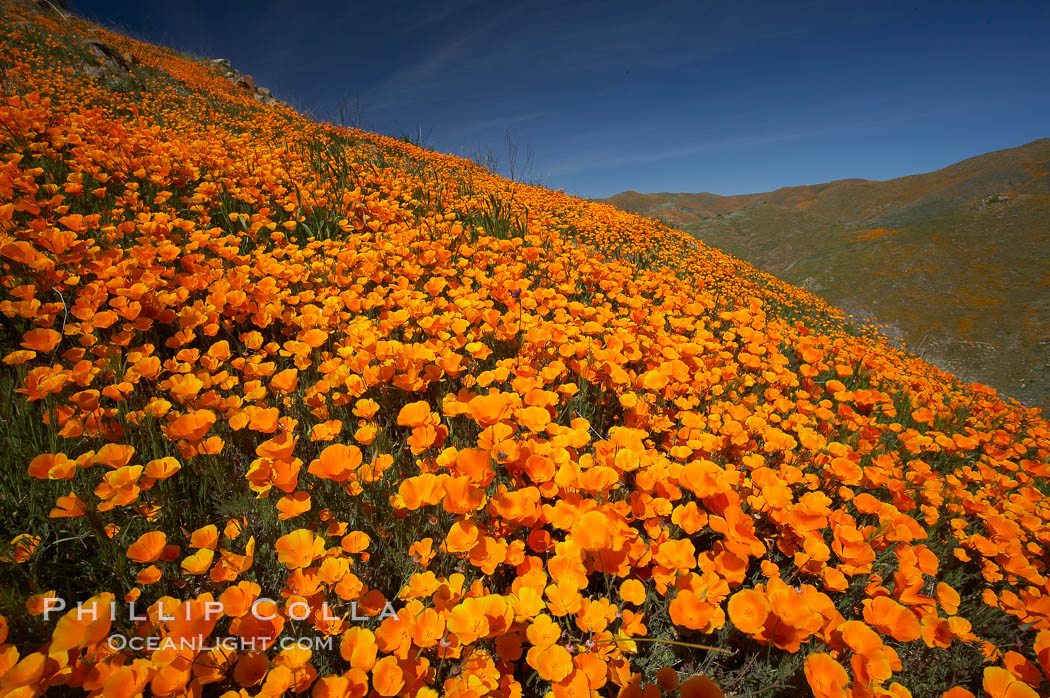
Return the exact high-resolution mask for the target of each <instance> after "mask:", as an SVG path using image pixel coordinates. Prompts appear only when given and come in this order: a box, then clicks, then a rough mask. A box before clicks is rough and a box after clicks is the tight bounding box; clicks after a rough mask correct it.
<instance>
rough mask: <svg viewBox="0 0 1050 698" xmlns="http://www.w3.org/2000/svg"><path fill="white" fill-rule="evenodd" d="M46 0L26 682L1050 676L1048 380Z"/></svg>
mask: <svg viewBox="0 0 1050 698" xmlns="http://www.w3.org/2000/svg"><path fill="white" fill-rule="evenodd" d="M41 7H42V6H41V5H37V4H36V3H27V2H16V1H15V0H3V3H2V4H0V45H2V46H3V52H2V55H0V68H2V73H0V80H2V87H3V95H2V98H0V314H2V315H0V317H2V325H0V355H2V357H3V366H2V367H0V463H2V468H0V511H2V512H3V517H2V518H0V575H2V577H0V579H2V583H0V695H5V696H37V695H44V694H47V695H85V694H86V695H92V696H96V695H97V696H135V695H154V696H197V695H229V696H241V695H243V696H256V695H266V696H271V695H272V696H278V695H295V694H303V695H310V696H313V697H315V698H326V697H344V696H395V695H404V696H418V697H420V698H424V697H430V696H460V697H464V698H465V697H468V696H486V695H492V696H544V695H553V696H556V697H558V698H561V697H565V696H592V695H597V696H624V697H627V696H630V697H636V696H644V697H646V698H648V697H653V698H656V697H658V696H663V695H675V694H678V695H682V696H688V697H694V698H699V697H711V696H721V695H727V696H728V695H737V696H797V695H810V694H812V695H813V696H816V697H817V698H831V697H836V696H856V697H862V696H895V697H903V696H909V695H914V696H946V697H949V698H963V697H964V696H976V695H987V696H993V697H995V698H1006V697H1010V698H1023V697H1026V696H1038V695H1046V694H1047V692H1048V691H1050V578H1048V576H1047V563H1048V560H1050V558H1048V556H1047V552H1046V551H1047V546H1048V545H1050V501H1048V497H1047V493H1048V483H1047V476H1048V475H1050V426H1048V423H1047V421H1046V420H1045V419H1044V418H1043V417H1042V416H1041V415H1040V414H1039V413H1038V412H1037V411H1035V410H1031V409H1026V408H1024V407H1022V406H1021V405H1020V404H1018V403H1015V402H1006V401H1004V400H1002V399H1000V398H999V397H998V396H997V395H996V394H995V393H994V391H992V390H990V389H988V388H984V387H982V386H979V385H964V384H961V383H960V382H959V381H957V380H956V379H955V378H954V377H952V376H951V375H948V374H946V373H943V372H941V371H939V370H938V369H936V368H935V367H933V366H931V365H929V364H927V363H925V362H923V361H921V360H919V359H917V358H915V357H913V356H911V355H909V354H908V353H906V352H904V351H902V350H900V349H897V348H894V347H892V346H890V344H889V343H888V342H887V341H886V340H884V339H883V338H882V337H881V335H880V334H879V333H878V328H877V327H856V326H854V325H852V324H850V323H849V322H847V321H846V319H845V318H844V317H843V316H842V314H841V313H839V312H837V311H835V310H834V309H832V308H829V307H828V306H826V305H825V304H824V303H823V302H822V301H820V300H818V299H817V298H815V297H814V296H812V295H811V294H809V293H808V292H806V291H804V290H801V289H798V288H795V287H792V286H789V285H787V284H785V283H783V282H781V281H778V280H776V279H775V278H773V277H771V276H768V275H766V274H763V273H760V272H758V271H756V270H755V269H754V268H753V267H751V266H750V265H748V264H746V263H744V262H741V261H739V260H736V259H734V258H732V257H729V256H727V255H725V254H723V253H721V252H719V251H717V250H715V249H712V248H709V247H706V246H704V245H703V244H700V243H698V242H697V241H695V240H694V239H692V238H691V237H689V236H687V235H685V234H683V233H680V232H676V231H673V230H671V229H669V228H667V227H665V226H663V225H662V224H659V223H656V222H653V221H650V220H646V219H643V218H639V217H636V216H633V215H630V214H626V213H622V212H619V211H616V210H614V209H613V208H611V207H608V206H605V205H600V204H590V203H585V202H582V201H579V200H576V199H572V198H570V197H567V196H565V195H563V194H560V193H557V192H552V191H548V190H546V189H542V188H536V187H530V186H525V185H521V184H517V183H513V182H510V181H508V180H504V179H501V178H499V177H496V176H494V175H492V174H490V173H489V172H487V171H485V170H483V169H481V168H479V167H477V166H475V165H473V164H472V163H470V162H468V161H466V160H462V159H460V158H456V157H452V156H447V155H441V154H438V153H434V152H430V151H426V150H422V149H420V148H418V147H416V146H414V145H412V144H411V143H407V142H402V141H397V140H394V139H390V138H386V137H382V136H378V135H373V134H369V133H364V132H360V131H356V130H347V129H343V128H338V127H334V126H332V125H329V124H323V123H317V122H315V121H312V120H310V119H308V118H306V117H304V116H302V115H300V114H298V113H296V112H295V111H293V110H292V109H290V108H288V107H286V106H284V105H280V104H278V105H274V106H264V105H262V104H260V103H259V102H258V101H257V100H255V99H253V98H252V97H251V96H250V95H249V94H247V93H245V92H244V91H243V90H241V89H239V88H238V87H236V86H234V85H232V84H230V82H229V81H227V80H226V79H225V78H224V77H222V75H220V74H219V73H218V72H217V71H216V70H215V69H214V68H213V67H212V66H211V64H210V62H208V61H207V60H199V61H198V60H192V59H190V58H187V57H181V56H179V55H177V54H175V53H174V52H172V51H169V50H167V49H162V48H158V47H155V46H151V45H147V44H143V43H140V42H137V41H134V40H131V39H128V38H125V37H122V36H119V35H116V34H113V33H110V32H107V31H104V30H101V29H98V28H95V27H92V26H91V25H89V24H87V23H85V22H82V21H80V20H77V19H75V18H71V17H64V16H62V15H59V14H57V13H55V12H54V11H53V10H50V9H47V8H44V9H41ZM88 40H96V41H103V42H105V43H106V44H107V45H109V46H112V47H115V48H116V49H117V50H119V51H120V52H122V53H125V54H127V55H128V56H130V57H131V58H132V60H131V61H129V62H128V64H129V67H128V69H127V70H126V71H124V72H122V73H120V74H112V75H101V76H100V75H99V74H98V72H99V71H98V70H94V71H86V70H85V65H88V66H93V65H94V64H93V63H92V60H93V58H92V55H93V54H91V53H90V52H88V51H86V50H84V49H83V48H82V47H83V46H84V44H85V42H86V41H88Z"/></svg>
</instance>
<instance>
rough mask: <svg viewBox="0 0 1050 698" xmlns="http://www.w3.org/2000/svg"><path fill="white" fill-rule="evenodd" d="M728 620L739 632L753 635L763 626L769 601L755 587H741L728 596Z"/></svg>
mask: <svg viewBox="0 0 1050 698" xmlns="http://www.w3.org/2000/svg"><path fill="white" fill-rule="evenodd" d="M727 610H728V611H729V620H730V621H731V622H732V623H733V625H734V626H735V627H736V628H737V629H738V630H740V632H743V633H748V634H750V635H755V634H757V633H760V632H761V631H762V629H763V628H764V627H765V624H766V618H768V617H769V611H770V606H769V601H767V600H766V595H765V594H763V593H762V592H761V591H759V590H757V589H741V590H740V591H738V592H736V593H735V594H733V595H732V596H731V597H729V606H728V609H727Z"/></svg>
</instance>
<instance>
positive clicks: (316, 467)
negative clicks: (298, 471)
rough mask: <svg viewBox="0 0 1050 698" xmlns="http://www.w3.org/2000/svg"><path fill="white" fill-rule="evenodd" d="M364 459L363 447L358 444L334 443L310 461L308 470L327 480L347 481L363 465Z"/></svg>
mask: <svg viewBox="0 0 1050 698" xmlns="http://www.w3.org/2000/svg"><path fill="white" fill-rule="evenodd" d="M363 459H364V456H363V454H362V453H361V449H359V448H358V447H357V446H348V445H346V444H332V445H331V446H328V447H326V448H325V449H324V450H323V451H321V455H320V456H319V457H318V458H317V459H316V460H314V461H313V462H311V463H310V466H309V467H308V468H307V469H306V472H308V473H310V474H311V475H314V476H316V477H319V478H323V479H325V480H334V481H335V482H346V480H347V478H349V477H350V475H351V474H352V473H353V472H354V471H355V470H357V468H359V467H360V466H361V462H362V461H363Z"/></svg>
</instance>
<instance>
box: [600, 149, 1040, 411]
mask: <svg viewBox="0 0 1050 698" xmlns="http://www.w3.org/2000/svg"><path fill="white" fill-rule="evenodd" d="M1048 173H1050V139H1047V138H1043V139H1040V140H1037V141H1033V142H1031V143H1028V144H1026V145H1023V146H1021V147H1018V148H1010V149H1007V150H1000V151H996V152H993V153H987V154H985V155H980V156H978V157H974V158H970V159H968V160H964V161H962V162H959V163H956V164H954V165H951V166H949V167H945V168H943V169H941V170H937V171H936V172H931V173H928V174H920V175H913V176H909V177H901V178H899V179H894V180H889V181H885V182H875V181H868V180H860V179H848V180H839V181H836V182H829V183H826V184H817V185H813V186H803V187H787V188H783V189H778V190H776V191H773V192H766V193H760V194H746V195H741V196H728V197H725V196H718V195H715V194H706V193H704V194H666V193H663V194H639V193H637V192H624V193H622V194H617V195H616V196H613V197H611V198H609V199H608V200H607V201H608V202H609V203H611V204H613V205H615V206H618V207H619V208H622V209H624V210H627V211H631V212H634V213H640V214H643V215H647V216H651V217H654V218H657V219H659V220H662V221H664V222H666V223H669V224H671V225H674V226H677V227H679V228H682V229H683V230H686V231H688V232H690V233H692V234H693V235H696V236H697V237H699V238H700V239H702V240H703V241H704V242H707V243H709V244H712V245H715V246H716V247H720V248H722V249H724V250H726V251H727V252H730V253H731V254H734V255H737V256H740V257H743V258H745V259H747V260H749V261H751V262H753V263H754V264H756V265H757V266H759V267H761V268H762V269H764V270H766V271H769V272H771V273H773V274H775V275H777V276H779V277H781V278H782V279H784V280H786V281H790V282H792V283H796V284H799V285H802V286H805V287H806V288H808V289H809V290H811V291H813V292H815V293H817V294H818V295H820V296H822V297H823V298H825V299H826V300H828V301H829V302H830V303H832V304H833V305H836V306H838V307H842V308H844V309H846V310H848V311H849V312H852V313H854V314H855V315H857V316H862V317H875V318H878V320H879V321H880V322H882V323H884V324H885V330H886V332H887V334H889V335H891V336H895V337H898V338H901V339H902V340H903V341H904V342H905V343H906V344H907V345H908V347H909V348H910V349H911V350H912V351H914V352H916V353H918V354H919V355H921V356H923V357H924V358H926V359H928V360H930V361H933V362H934V363H937V364H938V365H939V366H941V367H942V368H945V369H947V370H949V371H951V372H953V373H955V374H957V375H958V376H960V377H961V378H963V379H964V380H967V381H979V382H982V383H986V384H988V385H991V386H993V387H995V388H997V389H998V390H1000V391H1001V392H1003V393H1004V394H1006V395H1008V396H1011V397H1015V398H1017V399H1019V400H1021V401H1023V402H1026V403H1029V404H1035V405H1040V406H1043V407H1046V406H1047V405H1048V404H1050V255H1048V254H1047V250H1048V249H1050V174H1048Z"/></svg>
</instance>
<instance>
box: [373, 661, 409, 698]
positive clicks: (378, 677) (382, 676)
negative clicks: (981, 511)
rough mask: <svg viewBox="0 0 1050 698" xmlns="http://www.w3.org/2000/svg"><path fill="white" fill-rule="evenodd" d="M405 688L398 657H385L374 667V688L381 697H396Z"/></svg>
mask: <svg viewBox="0 0 1050 698" xmlns="http://www.w3.org/2000/svg"><path fill="white" fill-rule="evenodd" d="M404 686H405V676H404V672H402V671H401V667H399V666H398V663H397V658H396V657H383V658H382V659H380V660H379V661H378V662H376V663H375V666H373V667H372V688H374V689H375V691H376V693H378V694H379V695H381V696H396V695H397V694H398V692H399V691H400V690H401V689H402V688H404Z"/></svg>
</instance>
